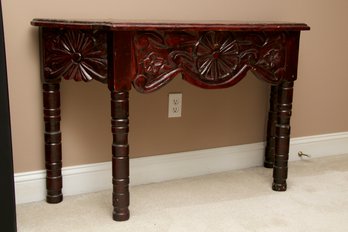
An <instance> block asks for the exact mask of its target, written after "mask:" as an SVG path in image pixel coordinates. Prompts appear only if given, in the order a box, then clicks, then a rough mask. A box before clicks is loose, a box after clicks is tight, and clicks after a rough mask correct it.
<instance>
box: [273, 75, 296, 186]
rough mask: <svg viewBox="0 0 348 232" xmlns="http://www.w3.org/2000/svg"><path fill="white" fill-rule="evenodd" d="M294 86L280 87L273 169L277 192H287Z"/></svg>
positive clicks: (288, 83) (291, 83)
mask: <svg viewBox="0 0 348 232" xmlns="http://www.w3.org/2000/svg"><path fill="white" fill-rule="evenodd" d="M293 86H294V82H293V81H284V82H283V83H281V84H280V85H279V87H278V98H277V99H278V100H277V123H276V132H275V159H274V167H273V178H274V180H273V185H272V188H273V190H275V191H285V190H286V178H287V176H288V159H289V143H290V117H291V108H292V95H293Z"/></svg>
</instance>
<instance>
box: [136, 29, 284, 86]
mask: <svg viewBox="0 0 348 232" xmlns="http://www.w3.org/2000/svg"><path fill="white" fill-rule="evenodd" d="M134 46H135V50H136V58H135V59H136V65H137V75H136V77H135V79H134V81H133V85H134V87H135V88H136V89H137V90H138V91H140V92H152V91H155V90H157V89H159V88H160V87H162V86H163V85H165V84H166V83H168V82H169V81H170V80H172V79H173V78H174V77H175V76H176V75H177V74H178V73H182V75H183V78H184V79H185V80H187V81H188V82H190V83H192V84H194V85H197V86H200V87H202V88H221V87H229V86H232V85H234V84H236V83H237V82H238V81H240V80H241V79H242V78H243V77H244V76H245V74H246V72H247V71H248V70H251V71H252V72H253V73H254V74H255V75H256V76H257V77H259V78H261V79H263V80H265V81H267V82H269V83H271V84H277V83H279V82H280V81H281V80H282V78H283V73H284V71H285V40H284V34H283V33H282V32H279V33H258V32H255V33H254V34H252V35H250V33H247V34H246V33H243V32H233V33H232V32H214V31H209V32H196V33H193V32H192V33H189V32H170V31H169V32H138V33H136V35H135V37H134Z"/></svg>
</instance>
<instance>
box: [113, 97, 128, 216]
mask: <svg viewBox="0 0 348 232" xmlns="http://www.w3.org/2000/svg"><path fill="white" fill-rule="evenodd" d="M128 105H129V103H128V92H127V91H121V92H116V91H112V92H111V117H112V119H111V124H112V135H113V143H112V176H113V178H112V183H113V207H114V210H113V219H114V220H115V221H125V220H128V219H129V209H128V206H129V156H128V154H129V145H128V131H129V128H128V124H129V122H128V114H129V113H128V112H129V111H128Z"/></svg>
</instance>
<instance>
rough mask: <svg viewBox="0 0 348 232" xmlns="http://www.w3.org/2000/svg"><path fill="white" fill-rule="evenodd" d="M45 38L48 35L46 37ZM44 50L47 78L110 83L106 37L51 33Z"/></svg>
mask: <svg viewBox="0 0 348 232" xmlns="http://www.w3.org/2000/svg"><path fill="white" fill-rule="evenodd" d="M44 36H45V34H44ZM47 36H50V37H53V38H51V39H46V40H45V41H47V43H49V44H46V45H45V48H44V49H47V50H48V51H47V52H46V53H45V54H48V56H47V57H46V58H45V59H44V71H45V77H46V78H48V79H57V78H60V77H63V78H64V79H74V80H75V81H81V80H83V81H90V80H92V79H95V80H98V81H101V82H106V81H107V55H106V54H107V52H106V35H105V34H103V33H99V32H97V31H96V32H83V31H79V30H69V31H59V32H52V33H48V34H47Z"/></svg>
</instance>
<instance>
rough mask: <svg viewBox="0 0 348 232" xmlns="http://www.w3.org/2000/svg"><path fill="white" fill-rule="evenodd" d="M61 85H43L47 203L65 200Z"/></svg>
mask: <svg viewBox="0 0 348 232" xmlns="http://www.w3.org/2000/svg"><path fill="white" fill-rule="evenodd" d="M59 85H60V84H59V83H43V102H44V104H43V105H44V122H45V160H46V165H45V166H46V170H47V175H46V186H47V198H46V199H47V202H48V203H59V202H61V201H62V200H63V194H62V187H63V182H62V181H63V179H62V143H61V140H62V135H61V132H60V119H61V118H60V92H59V88H60V87H59Z"/></svg>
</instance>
